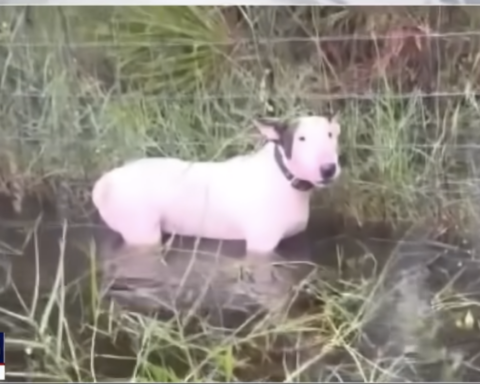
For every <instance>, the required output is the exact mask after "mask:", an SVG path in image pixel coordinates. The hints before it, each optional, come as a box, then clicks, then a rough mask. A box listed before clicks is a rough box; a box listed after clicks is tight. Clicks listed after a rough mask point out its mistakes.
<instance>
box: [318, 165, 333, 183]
mask: <svg viewBox="0 0 480 384" xmlns="http://www.w3.org/2000/svg"><path fill="white" fill-rule="evenodd" d="M336 173H337V164H335V163H330V164H324V165H322V166H321V167H320V175H321V176H322V178H323V180H330V179H331V178H333V177H334V176H335V174H336Z"/></svg>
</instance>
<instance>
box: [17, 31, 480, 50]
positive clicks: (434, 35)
mask: <svg viewBox="0 0 480 384" xmlns="http://www.w3.org/2000/svg"><path fill="white" fill-rule="evenodd" d="M473 37H480V31H462V32H441V33H440V32H428V31H425V32H424V33H419V32H401V33H399V34H387V35H382V34H376V33H372V34H347V35H338V36H334V35H329V36H312V37H302V36H292V37H268V38H265V37H258V38H235V39H226V40H224V41H212V40H208V41H202V40H195V44H199V45H213V46H222V45H231V44H283V43H335V42H347V41H348V42H352V41H385V40H400V39H406V38H415V39H422V40H428V39H458V38H473ZM68 44H70V45H71V46H74V47H79V48H82V47H85V48H95V47H97V48H102V47H108V46H119V45H120V46H123V47H136V46H138V47H144V46H149V47H155V46H159V47H161V46H169V45H172V46H176V45H185V44H189V45H190V44H192V40H191V39H182V38H169V39H165V40H162V39H161V38H155V41H151V40H149V39H145V40H141V41H121V42H118V41H117V42H116V41H108V40H102V41H70V42H69V43H68ZM8 46H10V47H32V48H33V47H47V48H48V47H52V48H53V47H58V46H59V42H54V41H32V42H28V41H24V42H22V41H11V42H8Z"/></svg>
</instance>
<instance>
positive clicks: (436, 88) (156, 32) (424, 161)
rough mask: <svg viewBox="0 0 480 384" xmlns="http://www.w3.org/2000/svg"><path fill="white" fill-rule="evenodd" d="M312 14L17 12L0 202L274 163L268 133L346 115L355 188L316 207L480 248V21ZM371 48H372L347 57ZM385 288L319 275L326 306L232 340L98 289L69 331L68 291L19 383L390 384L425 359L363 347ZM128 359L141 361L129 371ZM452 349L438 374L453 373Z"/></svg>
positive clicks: (8, 50)
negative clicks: (175, 168)
mask: <svg viewBox="0 0 480 384" xmlns="http://www.w3.org/2000/svg"><path fill="white" fill-rule="evenodd" d="M294 8H295V9H293V10H291V11H292V13H288V8H284V9H282V10H280V9H277V10H275V9H274V8H269V9H267V8H261V9H251V8H250V9H249V8H246V9H242V10H240V11H239V10H238V9H223V10H222V12H219V11H218V10H216V12H217V13H215V14H214V15H213V16H212V14H210V13H209V12H213V11H212V10H211V9H210V10H208V9H207V10H205V11H195V12H193V11H192V12H190V13H182V11H179V10H178V8H176V7H173V8H172V9H173V10H171V11H168V12H167V11H165V10H163V11H162V10H157V11H155V12H153V11H152V12H147V13H145V11H142V10H140V11H139V13H131V14H130V16H129V15H125V14H122V13H121V11H118V15H117V19H116V20H117V22H116V23H113V22H112V23H111V25H108V26H107V24H106V23H105V20H104V18H107V17H110V16H112V11H111V10H105V9H104V10H102V11H95V12H92V10H89V9H85V10H82V11H80V10H78V9H77V10H75V9H74V8H73V7H72V8H70V9H68V10H67V9H66V8H64V9H59V8H49V9H46V8H45V9H38V8H37V9H35V8H30V9H29V8H22V7H17V8H15V9H13V8H12V10H11V12H10V13H8V12H6V13H5V15H3V17H4V18H5V20H4V22H3V24H2V31H1V33H0V43H1V44H0V60H1V63H2V65H1V68H2V72H1V73H2V76H1V79H0V130H1V133H2V134H1V135H0V155H1V156H2V158H3V161H2V162H1V163H0V164H1V168H0V172H1V178H0V183H1V185H0V190H1V191H2V192H4V193H6V194H8V195H10V196H12V202H13V203H14V204H16V205H18V207H19V208H20V207H21V206H22V198H23V197H24V196H30V195H39V196H41V197H42V198H47V199H49V200H51V201H54V202H55V203H56V204H58V205H61V206H62V207H60V208H62V209H64V210H69V209H70V208H82V206H83V205H84V204H85V202H86V201H88V199H89V188H90V185H91V182H92V180H94V179H95V177H97V176H98V175H99V174H100V173H101V172H103V171H104V170H106V169H108V168H109V167H112V166H113V165H115V164H119V163H121V162H123V161H125V160H126V159H130V158H134V157H140V156H147V155H148V156H151V155H155V156H177V157H182V158H185V159H190V160H206V159H222V158H226V157H229V156H232V155H235V154H240V153H245V152H247V151H250V150H253V149H254V148H255V146H256V145H257V144H258V137H257V136H256V133H255V131H254V130H253V127H252V120H253V118H254V117H257V116H259V115H264V114H267V113H268V114H273V115H276V116H279V117H280V116H281V117H293V116H296V115H299V114H303V113H325V112H331V111H338V112H339V116H340V121H341V125H342V136H341V148H342V164H343V166H344V172H343V175H342V178H341V180H340V181H339V183H337V185H335V186H333V187H332V188H331V189H328V190H324V191H321V192H320V193H319V196H318V199H316V205H317V206H320V207H321V206H327V207H330V208H331V209H333V211H334V213H335V215H337V216H338V217H340V218H342V219H345V220H354V221H355V222H358V223H361V224H364V223H369V222H374V221H383V222H388V223H390V224H391V225H392V226H395V225H396V224H399V223H405V222H416V221H419V220H429V221H430V222H432V223H434V225H433V226H434V227H436V228H437V229H438V230H439V231H440V232H441V231H442V230H443V229H444V228H455V229H458V228H463V229H467V230H471V229H472V223H473V222H474V221H475V220H476V211H477V208H476V183H475V179H476V178H477V176H476V175H477V173H476V167H475V163H476V157H477V156H478V155H476V152H475V142H476V138H477V136H478V133H477V125H478V122H479V120H480V112H479V111H480V109H479V104H478V100H477V97H476V94H477V93H478V85H477V83H478V81H477V78H478V74H477V73H478V69H477V66H478V64H477V57H476V47H477V46H478V36H475V35H474V34H472V33H471V31H472V30H474V31H475V32H477V31H478V30H480V16H478V15H477V11H473V10H472V11H465V10H462V9H460V8H451V9H450V10H449V11H447V10H444V9H443V8H442V9H433V8H432V10H430V11H426V10H425V9H420V8H398V10H388V9H387V10H382V11H380V10H375V11H371V10H370V9H369V10H365V9H363V8H361V7H360V8H355V9H354V8H348V9H343V8H341V7H331V8H329V9H328V10H327V9H326V8H327V7H319V8H316V9H315V10H312V9H309V8H306V7H294ZM82 12H83V13H82ZM89 12H90V13H89ZM103 12H105V13H103ZM162 12H163V13H162ZM87 16H88V17H87ZM477 16H478V17H477ZM167 18H168V20H172V22H168V23H167V22H166V21H165V20H167ZM158 20H161V21H162V22H159V21H158ZM463 31H470V35H468V36H467V35H461V33H462V32H463ZM453 32H454V33H455V34H454V33H453ZM352 34H357V35H359V36H360V37H361V38H360V37H358V36H357V39H356V40H355V39H352V38H351V37H350V38H343V37H345V36H346V35H352ZM411 34H415V35H416V37H415V38H414V37H411V36H410V35H411ZM438 34H444V36H443V37H441V38H439V37H438ZM292 36H299V38H298V39H294V38H292ZM312 36H313V37H318V40H317V41H316V42H312V40H311V39H310V38H311V37H312ZM327 37H332V38H331V39H328V38H327ZM266 69H269V70H271V71H272V72H271V73H272V74H273V76H272V75H265V73H266V72H265V70H266ZM272 108H273V109H272ZM63 256H65V257H67V255H63ZM364 256H365V255H358V257H359V258H362V257H364ZM332 257H333V258H335V257H337V255H332ZM365 257H366V258H368V257H369V255H366V256H365ZM353 269H355V267H353ZM332 276H333V277H332ZM381 281H382V279H381V277H379V275H378V274H377V275H376V276H375V278H369V279H366V278H364V277H361V276H355V277H354V278H352V277H350V278H348V279H347V277H345V276H344V275H343V274H342V273H341V272H340V271H338V270H333V271H331V270H330V271H329V275H328V277H326V276H324V275H322V274H321V273H320V274H319V276H318V278H317V279H316V280H315V281H314V282H313V283H312V284H311V288H310V290H311V291H312V292H313V295H312V296H314V299H315V301H316V302H321V303H322V305H317V306H314V308H313V309H311V310H308V311H305V313H303V314H302V315H297V316H292V317H288V318H287V317H285V318H282V319H280V320H279V319H278V318H271V319H266V320H264V321H263V322H260V323H255V324H251V325H248V326H247V325H246V326H245V329H237V330H235V331H231V332H227V331H224V330H222V331H220V330H219V329H217V328H215V327H212V326H211V325H208V324H205V323H204V322H202V320H201V319H196V320H195V321H191V322H190V323H189V324H188V326H187V325H186V324H185V321H186V320H185V319H184V318H182V317H180V316H178V317H175V318H174V319H173V320H171V321H159V320H152V319H150V318H146V317H142V316H139V315H135V314H133V313H125V312H115V313H105V312H108V311H107V310H106V309H104V308H101V307H100V302H99V300H98V298H97V297H96V294H95V287H96V286H97V285H98V284H97V283H95V282H93V281H91V282H90V284H89V289H87V291H91V292H90V293H89V294H87V298H88V299H87V302H86V303H85V305H84V309H85V310H84V311H82V314H81V316H77V315H75V317H76V319H74V320H68V321H64V320H63V319H64V317H65V316H66V318H67V319H68V318H69V317H68V313H67V312H68V311H67V309H66V308H67V307H66V301H67V299H66V297H67V293H66V290H68V288H69V287H68V285H66V283H65V282H64V281H62V276H61V274H59V276H58V284H57V285H56V286H55V287H54V290H53V291H52V292H50V293H49V295H48V297H49V299H47V300H46V301H45V302H43V301H42V300H40V298H37V300H38V302H37V301H36V302H35V303H34V305H33V307H37V310H33V309H35V308H33V309H32V305H31V304H25V308H24V310H23V311H22V314H21V315H19V314H18V313H16V314H15V313H8V317H9V318H11V319H13V320H12V321H16V322H20V323H21V324H22V327H23V328H25V329H28V332H27V333H26V335H24V336H23V337H20V336H19V337H16V338H15V340H10V343H11V346H16V347H18V348H19V350H20V352H19V353H20V354H21V356H22V359H26V364H27V365H26V366H28V370H27V371H23V372H21V371H17V375H18V376H23V377H27V378H30V379H34V378H39V379H41V378H44V379H54V380H57V381H63V380H67V381H69V380H78V381H82V380H83V381H90V380H94V379H98V380H100V379H101V378H103V379H105V377H109V378H123V379H126V378H130V377H134V379H135V380H136V381H164V382H178V381H192V382H193V381H195V382H199V381H205V382H206V381H210V382H211V381H233V380H262V379H267V378H269V379H271V380H275V379H276V380H284V379H286V380H287V381H300V380H313V381H315V380H319V381H333V380H335V378H336V379H338V377H340V376H341V377H343V378H345V377H352V378H353V379H356V380H364V381H383V380H386V377H387V376H388V377H389V379H390V380H391V379H392V378H395V377H397V376H396V375H397V374H398V375H400V374H401V372H400V368H399V367H401V369H404V368H405V364H406V363H405V361H406V360H405V359H407V357H402V359H404V360H402V361H400V360H399V359H387V358H385V359H383V360H382V357H378V356H377V357H376V358H375V359H374V358H370V357H369V358H367V357H365V356H366V355H368V354H366V353H365V351H358V350H357V349H355V348H354V347H353V346H354V345H356V344H357V342H358V341H359V340H360V339H361V338H362V329H363V327H364V326H365V325H366V323H367V321H368V320H369V316H370V314H371V312H370V311H372V309H371V302H372V300H373V299H372V298H373V297H374V295H377V293H378V292H377V291H378V289H377V288H378V287H379V285H380V282H381ZM72 289H73V288H72ZM92 292H93V293H92ZM457 299H458V298H457ZM462 300H463V301H462ZM445 301H448V300H447V299H445V297H444V296H442V298H441V300H440V299H439V302H438V303H437V304H436V307H435V311H437V312H442V311H444V309H445V308H444V304H443V303H444V302H445ZM460 301H462V303H460ZM465 301H466V299H465V298H463V297H462V298H461V299H458V300H457V301H456V302H455V303H456V304H455V305H454V304H449V305H450V307H452V306H453V307H455V306H457V307H464V306H466V304H465ZM36 303H38V306H37V304H36ZM40 303H43V304H42V305H40ZM40 308H41V309H40ZM4 312H5V311H4ZM23 313H26V314H27V315H25V314H23ZM25 316H26V317H25ZM470 323H471V321H470V320H468V324H470ZM52 324H53V325H52ZM23 328H22V329H23ZM79 330H80V331H79ZM409 332H410V331H409ZM412 332H413V331H412ZM415 332H416V331H415ZM132 340H133V341H132ZM429 343H430V341H429V342H427V343H426V344H427V345H429ZM99 345H100V346H105V345H110V347H111V348H110V347H108V348H107V349H108V351H106V352H102V351H99V350H98V348H103V347H98V346H99ZM113 345H116V346H117V347H115V348H120V349H121V350H122V353H121V354H122V355H123V357H122V359H126V360H121V361H120V362H118V361H116V362H115V364H114V366H115V369H113V372H112V370H109V369H108V366H109V365H112V364H113V363H112V361H114V360H118V359H120V357H118V358H117V357H113V355H118V354H119V353H116V352H115V348H114V347H113ZM118 345H120V346H122V345H123V347H118ZM429 348H430V347H429ZM427 349H428V348H427ZM434 349H435V348H434V347H431V349H428V351H424V352H425V356H428V357H429V358H425V360H429V359H430V360H429V361H433V363H436V362H438V361H439V360H442V359H444V360H445V356H443V355H442V356H439V355H435V354H434V351H433V350H434ZM25 351H27V352H28V353H26V355H25ZM112 351H113V352H112ZM340 352H341V353H340ZM25 356H26V357H25ZM448 358H450V356H448ZM407 360H408V359H407ZM102 361H103V363H102ZM433 363H432V364H433ZM102 364H103V365H102ZM452 364H453V363H452ZM121 365H122V366H124V367H125V370H126V371H125V372H115V370H116V369H118V367H119V366H121ZM453 365H454V364H453ZM449 367H450V366H449ZM127 368H128V369H127ZM450 368H451V367H450ZM450 368H445V369H446V373H445V378H446V377H450V376H448V375H449V374H452V372H451V371H450V370H449V369H450ZM452 369H453V368H452ZM132 372H133V373H132Z"/></svg>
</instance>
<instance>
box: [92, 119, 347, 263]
mask: <svg viewBox="0 0 480 384" xmlns="http://www.w3.org/2000/svg"><path fill="white" fill-rule="evenodd" d="M255 125H256V126H257V128H258V129H259V130H260V132H261V133H262V134H263V136H264V137H266V138H267V140H268V142H267V143H266V144H265V145H264V146H263V147H262V148H261V149H260V150H259V151H257V152H255V153H252V154H248V155H245V156H238V157H234V158H231V159H229V160H226V161H221V162H187V161H183V160H180V159H174V158H145V159H140V160H136V161H133V162H130V163H127V164H125V165H123V166H121V167H118V168H115V169H113V170H111V171H110V172H108V173H106V174H104V175H103V176H102V177H101V178H100V179H99V180H98V181H97V182H96V184H95V186H94V189H93V193H92V195H93V202H94V204H95V206H96V208H97V209H98V211H99V213H100V216H101V217H102V219H103V220H104V221H105V222H106V224H107V225H108V226H109V227H110V228H111V229H113V230H115V231H116V232H119V233H120V234H121V235H122V237H123V239H124V240H125V242H126V243H127V244H130V245H153V244H158V243H159V242H160V240H161V233H162V231H164V232H167V233H171V234H177V235H183V236H195V237H205V238H215V239H224V240H229V239H230V240H231V239H235V240H245V241H246V244H247V252H248V253H255V254H258V253H260V254H265V253H270V252H272V251H273V250H274V249H275V248H276V246H277V245H278V243H279V242H280V240H281V239H283V238H284V237H288V236H291V235H294V234H296V233H298V232H301V231H302V230H304V229H305V227H306V225H307V221H308V217H309V203H310V196H311V192H312V190H313V188H314V187H323V186H325V185H327V184H329V183H330V182H332V181H333V180H334V179H336V178H337V177H338V175H339V174H340V165H339V161H338V146H337V140H338V136H339V134H340V126H339V124H338V123H337V121H336V120H335V119H331V120H330V119H328V118H326V117H322V116H305V117H300V118H298V119H297V120H296V121H294V122H293V123H290V124H289V123H285V122H280V121H276V120H267V119H262V120H257V121H256V122H255Z"/></svg>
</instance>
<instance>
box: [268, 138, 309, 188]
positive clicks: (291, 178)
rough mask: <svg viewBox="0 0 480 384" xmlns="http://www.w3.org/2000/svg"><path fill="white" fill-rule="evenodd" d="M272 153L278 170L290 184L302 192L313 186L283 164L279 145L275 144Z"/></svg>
mask: <svg viewBox="0 0 480 384" xmlns="http://www.w3.org/2000/svg"><path fill="white" fill-rule="evenodd" d="M274 155H275V161H276V163H277V164H278V167H279V168H280V171H282V173H283V175H284V176H285V177H286V178H287V180H288V181H290V184H291V185H292V187H293V188H295V189H297V190H299V191H302V192H307V191H310V190H311V189H312V188H313V187H314V185H313V184H312V183H311V182H309V181H307V180H301V179H297V178H296V177H295V176H294V175H293V174H292V173H291V172H290V171H289V170H288V169H287V166H286V165H285V162H284V159H283V156H282V151H281V150H280V145H278V144H275V149H274Z"/></svg>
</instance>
